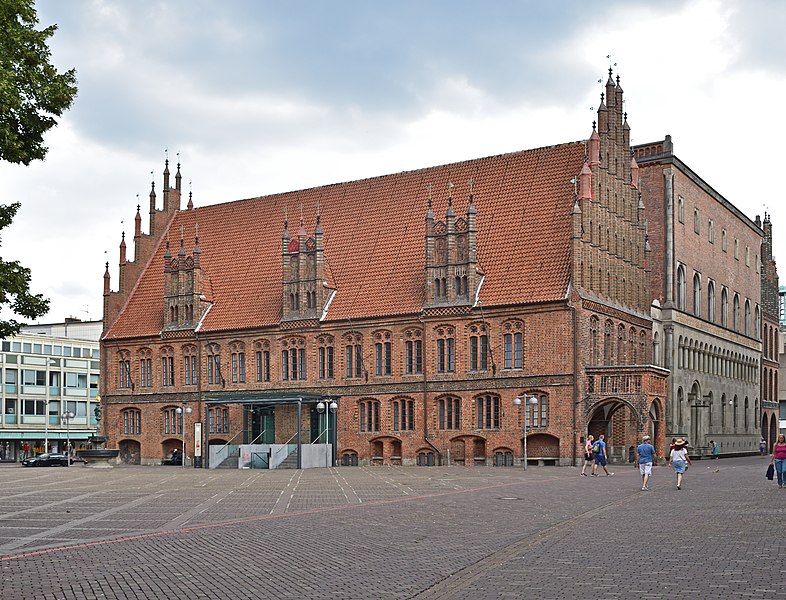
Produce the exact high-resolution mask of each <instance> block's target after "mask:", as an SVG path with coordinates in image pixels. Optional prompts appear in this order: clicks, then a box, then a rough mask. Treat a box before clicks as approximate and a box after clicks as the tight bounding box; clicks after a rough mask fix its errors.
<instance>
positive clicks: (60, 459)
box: [22, 452, 68, 467]
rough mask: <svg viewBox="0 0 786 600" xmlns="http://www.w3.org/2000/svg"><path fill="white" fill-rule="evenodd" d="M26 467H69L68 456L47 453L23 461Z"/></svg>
mask: <svg viewBox="0 0 786 600" xmlns="http://www.w3.org/2000/svg"><path fill="white" fill-rule="evenodd" d="M22 464H23V465H24V466H26V467H67V466H68V456H66V455H65V454H54V453H51V452H47V453H45V454H39V455H38V456H31V457H30V458H26V459H24V460H23V461H22Z"/></svg>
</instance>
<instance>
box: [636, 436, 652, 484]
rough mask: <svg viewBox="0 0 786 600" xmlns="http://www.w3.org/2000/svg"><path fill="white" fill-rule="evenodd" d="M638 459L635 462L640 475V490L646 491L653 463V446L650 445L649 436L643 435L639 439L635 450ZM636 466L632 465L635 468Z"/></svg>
mask: <svg viewBox="0 0 786 600" xmlns="http://www.w3.org/2000/svg"><path fill="white" fill-rule="evenodd" d="M636 454H637V455H638V457H639V459H638V461H636V462H637V463H638V466H639V473H641V489H642V491H647V490H648V489H649V487H647V484H648V483H649V480H650V477H651V476H652V464H653V463H654V462H655V446H653V445H652V444H651V443H650V436H648V435H645V436H644V437H643V438H641V444H639V445H638V447H637V448H636ZM635 466H636V465H634V467H635Z"/></svg>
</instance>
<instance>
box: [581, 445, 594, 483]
mask: <svg viewBox="0 0 786 600" xmlns="http://www.w3.org/2000/svg"><path fill="white" fill-rule="evenodd" d="M594 441H595V436H594V435H588V436H587V439H586V440H585V441H584V465H583V466H582V467H581V476H582V477H586V476H587V473H586V470H587V467H591V465H592V444H593V442H594Z"/></svg>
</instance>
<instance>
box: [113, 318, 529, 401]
mask: <svg viewBox="0 0 786 600" xmlns="http://www.w3.org/2000/svg"><path fill="white" fill-rule="evenodd" d="M501 330H502V331H501V335H500V336H499V337H498V338H497V339H498V345H497V346H496V347H495V346H494V345H493V344H492V338H491V336H490V332H491V326H490V324H489V323H486V322H477V323H471V324H469V325H467V327H466V337H465V340H464V343H465V344H466V345H465V348H466V351H464V352H461V355H462V356H461V358H462V359H463V361H465V362H464V363H463V364H464V365H465V369H466V371H467V372H482V371H487V370H493V369H494V370H495V369H496V368H502V369H523V368H524V361H525V355H524V324H523V322H522V321H519V320H511V321H506V322H504V323H503V324H502V326H501ZM370 337H371V341H372V347H371V348H370V350H371V351H372V352H373V354H372V355H371V357H369V358H370V359H371V360H370V361H368V362H367V356H366V352H367V349H366V347H365V345H364V341H365V338H364V335H363V334H362V333H359V332H348V333H345V334H343V335H342V336H341V338H340V341H338V342H337V340H336V339H335V338H334V337H333V336H332V335H329V334H323V335H320V336H318V337H317V338H316V339H315V340H314V343H313V348H312V343H311V342H309V340H308V339H307V338H305V337H303V336H288V337H283V338H281V339H279V340H278V345H279V347H280V350H279V355H278V357H277V358H276V357H274V356H273V355H272V354H271V349H272V347H273V344H272V343H271V341H269V340H266V339H264V340H258V341H256V342H254V343H253V347H254V352H253V354H252V355H251V356H249V357H247V355H246V343H245V342H242V341H239V340H236V341H233V342H231V343H230V344H228V350H229V352H228V354H227V353H225V352H226V349H225V348H222V346H221V345H219V344H216V343H209V344H207V346H206V347H205V350H204V358H203V360H204V361H205V362H204V371H201V372H202V374H203V376H204V377H205V380H204V381H203V383H206V384H207V385H220V386H222V387H224V386H225V385H226V384H227V383H231V384H243V383H247V381H248V380H247V370H248V368H249V367H251V368H252V373H253V374H252V376H251V377H252V379H253V380H254V381H256V382H269V381H271V378H272V375H273V373H274V366H277V367H278V369H277V374H278V377H279V378H280V381H300V380H305V379H308V377H309V376H315V378H317V379H334V378H335V377H336V375H337V372H336V371H337V369H336V365H335V361H336V354H337V350H336V348H337V346H338V352H340V354H341V356H342V357H343V360H344V365H343V374H344V377H345V378H347V379H355V378H361V377H368V375H369V374H374V375H376V376H379V377H385V376H392V375H396V374H398V373H397V370H400V374H402V375H419V374H422V373H423V370H424V362H425V359H426V357H427V356H430V357H431V360H432V361H433V362H432V363H431V364H432V365H433V369H434V370H435V371H436V372H437V373H454V372H456V371H457V370H458V368H459V360H458V358H459V349H458V348H457V330H456V328H455V327H454V326H452V325H440V326H437V327H436V328H435V329H434V345H433V349H432V350H431V354H427V348H426V347H425V344H424V339H423V332H422V330H420V329H408V330H406V331H404V332H403V336H402V337H403V339H402V340H400V342H399V343H397V342H396V339H395V337H394V334H393V332H391V331H388V330H379V331H376V332H373V333H372V334H371V336H370ZM495 348H496V350H497V351H498V352H499V355H498V356H496V357H495V355H494V350H495ZM312 349H313V350H315V351H316V352H315V354H316V356H314V355H312ZM198 356H199V353H198V349H197V346H196V345H194V344H186V345H184V346H182V347H181V349H180V351H179V354H178V353H177V352H176V350H175V348H174V347H172V346H170V345H166V346H163V347H162V348H161V349H160V350H159V352H158V357H157V358H154V356H153V351H152V350H151V349H150V348H140V349H139V350H138V351H137V352H136V356H135V357H133V358H132V355H131V352H130V351H129V350H125V349H121V350H119V351H118V353H117V361H118V362H117V365H118V371H117V385H118V387H119V388H120V389H131V390H132V391H134V390H135V389H136V388H137V387H143V388H144V387H152V385H153V380H154V377H153V373H154V369H155V367H158V370H157V371H156V379H157V380H158V381H160V383H161V385H163V386H174V385H176V382H178V383H179V382H182V384H183V385H186V386H190V385H197V383H198V382H199V374H200V368H199V358H198ZM248 358H250V359H251V364H248V363H247V359H248ZM397 358H398V361H397V360H396V359H397ZM314 359H316V365H313V364H312V365H309V363H310V362H311V361H312V360H314ZM495 359H496V360H495ZM497 360H499V361H501V362H500V363H497V362H496V361H497ZM275 361H277V364H276V362H275ZM399 361H400V362H399ZM315 366H316V368H314V367H315ZM339 368H340V366H339ZM312 369H313V370H314V373H313V374H312ZM340 373H341V371H339V373H338V374H339V376H340Z"/></svg>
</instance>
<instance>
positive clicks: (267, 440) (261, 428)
mask: <svg viewBox="0 0 786 600" xmlns="http://www.w3.org/2000/svg"><path fill="white" fill-rule="evenodd" d="M252 415H253V416H252V419H251V440H253V443H254V444H272V443H273V442H274V440H275V439H276V414H275V409H273V408H267V407H266V408H261V407H260V408H254V410H253V412H252Z"/></svg>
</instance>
